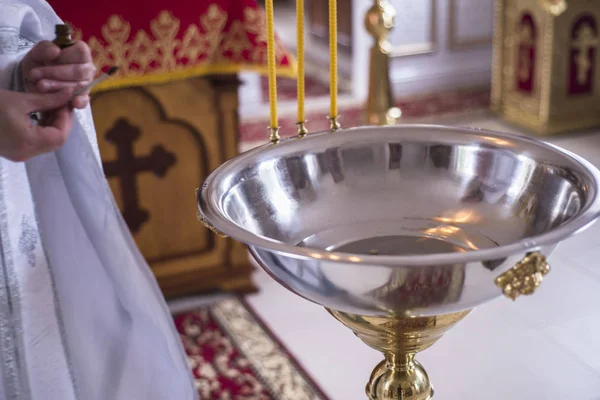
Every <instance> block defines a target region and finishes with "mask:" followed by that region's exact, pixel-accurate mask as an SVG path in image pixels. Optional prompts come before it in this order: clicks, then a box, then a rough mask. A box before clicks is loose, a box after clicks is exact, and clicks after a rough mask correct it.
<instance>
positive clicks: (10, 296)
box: [0, 162, 31, 400]
mask: <svg viewBox="0 0 600 400" xmlns="http://www.w3.org/2000/svg"><path fill="white" fill-rule="evenodd" d="M5 179H6V171H5V168H4V165H2V163H1V162H0V257H1V260H0V261H1V262H2V265H1V267H2V271H1V273H2V275H1V276H0V357H2V368H0V369H1V370H2V372H3V375H4V385H5V393H6V395H7V398H8V399H19V400H21V399H22V400H25V399H30V398H31V394H30V391H29V385H28V383H29V379H28V377H27V367H26V366H25V357H24V346H23V326H22V322H21V301H20V300H21V299H20V294H19V287H18V283H17V277H16V272H15V266H14V261H13V257H12V251H11V246H10V238H9V231H8V212H7V206H6V199H5V197H4V195H5V190H4V183H5V182H4V181H5Z"/></svg>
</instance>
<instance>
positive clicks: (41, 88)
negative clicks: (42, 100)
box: [35, 79, 92, 93]
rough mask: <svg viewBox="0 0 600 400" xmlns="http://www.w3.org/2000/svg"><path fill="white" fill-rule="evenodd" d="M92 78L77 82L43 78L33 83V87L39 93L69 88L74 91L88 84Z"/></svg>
mask: <svg viewBox="0 0 600 400" xmlns="http://www.w3.org/2000/svg"><path fill="white" fill-rule="evenodd" d="M90 82H92V80H91V79H90V80H84V81H77V82H62V81H51V80H47V79H43V80H41V81H39V82H38V83H36V84H35V88H36V89H37V91H38V92H40V93H51V92H58V91H60V90H65V89H66V90H71V91H75V90H76V89H78V88H80V87H84V86H86V85H88V84H89V83H90Z"/></svg>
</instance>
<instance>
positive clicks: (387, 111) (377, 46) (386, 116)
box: [365, 0, 402, 125]
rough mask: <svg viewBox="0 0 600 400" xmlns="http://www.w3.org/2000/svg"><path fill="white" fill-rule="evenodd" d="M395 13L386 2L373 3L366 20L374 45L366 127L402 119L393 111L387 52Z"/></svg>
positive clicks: (371, 57)
mask: <svg viewBox="0 0 600 400" xmlns="http://www.w3.org/2000/svg"><path fill="white" fill-rule="evenodd" d="M395 17H396V10H395V9H394V7H393V6H392V5H391V4H390V3H389V1H388V0H375V3H374V4H373V6H372V7H371V8H370V9H369V11H367V15H366V16H365V27H366V29H367V31H368V32H369V34H370V35H371V36H372V37H373V39H374V41H375V43H374V44H373V47H372V48H371V56H370V66H369V96H368V99H367V107H366V111H365V120H366V123H367V124H369V125H392V124H394V123H396V122H397V121H398V119H399V118H400V116H401V115H402V113H401V111H400V109H399V108H397V107H394V96H393V94H392V85H391V82H390V67H389V64H390V52H391V50H392V45H391V43H390V42H389V41H388V39H387V38H388V36H389V34H390V31H391V30H392V29H393V28H394V23H395V22H394V19H395Z"/></svg>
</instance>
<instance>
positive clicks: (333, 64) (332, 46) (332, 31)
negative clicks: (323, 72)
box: [329, 0, 338, 119]
mask: <svg viewBox="0 0 600 400" xmlns="http://www.w3.org/2000/svg"><path fill="white" fill-rule="evenodd" d="M337 33H338V28H337V0H329V64H330V65H329V80H330V82H329V85H330V90H331V94H330V97H331V110H330V118H332V119H334V118H337V116H338V104H337V94H338V59H337V45H338V39H337Z"/></svg>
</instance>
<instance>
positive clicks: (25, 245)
mask: <svg viewBox="0 0 600 400" xmlns="http://www.w3.org/2000/svg"><path fill="white" fill-rule="evenodd" d="M37 242H38V237H37V232H36V230H35V227H34V226H33V225H32V223H31V221H29V218H28V217H27V215H23V219H21V237H20V238H19V250H21V253H23V254H25V256H26V257H27V263H28V264H29V266H30V267H35V248H36V246H37Z"/></svg>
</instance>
